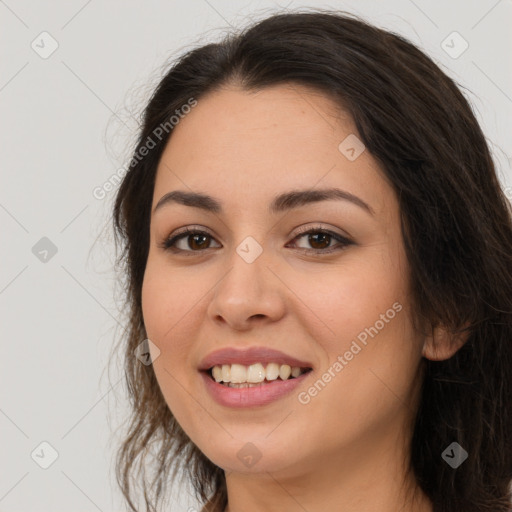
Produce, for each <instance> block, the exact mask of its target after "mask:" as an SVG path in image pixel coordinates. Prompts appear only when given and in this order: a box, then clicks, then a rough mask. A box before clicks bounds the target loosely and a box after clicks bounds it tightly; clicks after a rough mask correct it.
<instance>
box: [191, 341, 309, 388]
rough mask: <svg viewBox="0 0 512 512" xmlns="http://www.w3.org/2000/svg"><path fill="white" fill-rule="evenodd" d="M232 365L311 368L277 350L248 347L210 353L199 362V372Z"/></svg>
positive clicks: (304, 362) (305, 362) (224, 349)
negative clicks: (257, 364)
mask: <svg viewBox="0 0 512 512" xmlns="http://www.w3.org/2000/svg"><path fill="white" fill-rule="evenodd" d="M233 363H238V364H243V365H245V366H249V365H251V364H255V363H278V364H288V365H290V366H292V367H293V366H298V367H300V368H312V365H311V363H309V362H307V361H301V360H299V359H296V358H295V357H291V356H289V355H287V354H285V353H284V352H280V351H279V350H274V349H273V348H269V347H250V348H247V349H238V348H223V349H220V350H216V351H215V352H211V353H210V354H208V355H207V356H206V357H205V358H204V359H203V360H202V361H201V363H200V364H199V370H209V369H210V368H211V367H212V366H216V365H222V364H233ZM253 389H256V388H253Z"/></svg>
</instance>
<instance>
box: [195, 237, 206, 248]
mask: <svg viewBox="0 0 512 512" xmlns="http://www.w3.org/2000/svg"><path fill="white" fill-rule="evenodd" d="M197 237H202V238H203V244H204V240H205V239H206V238H207V235H192V240H193V242H192V244H193V245H195V240H196V238H197ZM199 245H202V244H201V243H199ZM191 247H192V246H191ZM192 248H194V247H192ZM201 248H202V247H199V249H201Z"/></svg>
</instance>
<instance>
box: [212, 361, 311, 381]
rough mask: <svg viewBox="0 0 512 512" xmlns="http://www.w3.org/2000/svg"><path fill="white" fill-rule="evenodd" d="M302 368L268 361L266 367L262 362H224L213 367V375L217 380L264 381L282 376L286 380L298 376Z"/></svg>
mask: <svg viewBox="0 0 512 512" xmlns="http://www.w3.org/2000/svg"><path fill="white" fill-rule="evenodd" d="M300 374H301V369H300V367H298V366H294V367H291V366H290V365H288V364H281V365H280V364H278V363H268V364H267V367H266V368H265V367H264V366H263V365H262V364H261V363H255V364H251V365H250V366H244V365H243V364H223V365H222V366H221V365H217V366H214V367H213V368H212V375H213V378H214V379H215V381H216V382H220V381H223V382H234V383H242V382H253V383H257V382H263V381H264V380H265V379H267V380H276V379H277V378H278V377H280V378H281V379H282V380H286V379H288V378H289V377H290V375H291V376H292V377H298V376H299V375H300Z"/></svg>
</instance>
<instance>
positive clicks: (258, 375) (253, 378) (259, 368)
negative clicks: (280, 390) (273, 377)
mask: <svg viewBox="0 0 512 512" xmlns="http://www.w3.org/2000/svg"><path fill="white" fill-rule="evenodd" d="M264 380H265V368H263V365H262V364H261V363H255V364H251V365H250V366H249V368H248V369H247V382H263V381H264Z"/></svg>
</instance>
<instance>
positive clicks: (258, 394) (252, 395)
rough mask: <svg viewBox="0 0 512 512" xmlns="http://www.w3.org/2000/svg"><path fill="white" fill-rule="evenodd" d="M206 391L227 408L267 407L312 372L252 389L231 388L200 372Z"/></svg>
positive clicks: (289, 391)
mask: <svg viewBox="0 0 512 512" xmlns="http://www.w3.org/2000/svg"><path fill="white" fill-rule="evenodd" d="M200 373H201V376H202V378H203V380H204V382H205V385H206V389H207V390H208V392H209V393H210V395H211V396H212V398H213V399H214V400H215V401H216V402H217V403H219V404H220V405H224V406H226V407H253V406H258V405H267V404H269V403H271V402H273V401H275V400H278V399H279V398H282V397H284V396H286V395H288V394H290V393H291V392H292V391H293V390H294V389H296V388H297V386H300V385H301V383H302V382H304V379H305V378H307V376H308V375H309V374H310V373H311V370H310V371H308V372H306V373H303V374H302V375H299V376H298V377H295V378H294V379H290V380H280V379H277V380H273V381H272V382H269V383H268V384H262V385H261V386H255V387H252V388H230V387H229V386H224V385H223V384H219V383H218V382H216V381H215V380H213V379H212V378H211V377H210V374H209V373H208V372H204V371H202V372H200Z"/></svg>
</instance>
